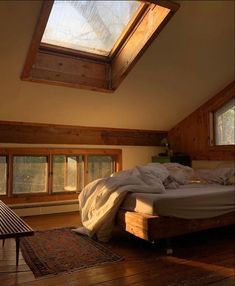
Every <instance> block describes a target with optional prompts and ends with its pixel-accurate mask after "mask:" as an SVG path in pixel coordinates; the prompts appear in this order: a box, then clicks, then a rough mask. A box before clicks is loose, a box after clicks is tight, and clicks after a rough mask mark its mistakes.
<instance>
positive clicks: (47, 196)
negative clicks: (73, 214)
mask: <svg viewBox="0 0 235 286" xmlns="http://www.w3.org/2000/svg"><path fill="white" fill-rule="evenodd" d="M53 155H68V156H72V155H73V156H79V155H82V156H84V178H83V179H84V185H86V183H87V176H88V174H87V171H88V169H87V158H88V156H89V155H109V156H112V157H113V158H114V167H115V171H120V170H122V150H121V149H111V148H110V149H96V148H94V149H93V148H91V149H85V148H81V149H80V148H71V149H70V148H69V149H68V148H23V147H22V148H0V156H5V157H6V162H7V176H6V194H4V195H0V199H1V200H3V201H4V202H5V203H7V204H11V203H34V202H46V201H60V200H71V199H77V196H78V194H79V193H80V191H63V192H53V190H52V188H53ZM14 156H46V157H47V162H48V168H47V192H46V193H45V192H41V193H21V194H13V157H14Z"/></svg>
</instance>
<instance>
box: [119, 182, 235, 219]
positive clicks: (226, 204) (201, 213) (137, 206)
mask: <svg viewBox="0 0 235 286" xmlns="http://www.w3.org/2000/svg"><path fill="white" fill-rule="evenodd" d="M121 208H122V209H125V210H128V211H135V212H139V213H145V214H150V215H162V216H173V217H178V218H186V219H195V218H210V217H215V216H219V215H223V214H225V213H228V212H232V211H235V190H234V185H229V186H222V185H218V184H206V185H201V184H188V185H183V186H180V188H179V189H175V190H166V192H165V193H164V194H161V195H159V194H143V193H138V194H135V193H132V194H128V195H127V197H126V198H125V200H124V202H123V204H122V205H121Z"/></svg>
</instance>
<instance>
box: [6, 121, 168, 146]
mask: <svg viewBox="0 0 235 286" xmlns="http://www.w3.org/2000/svg"><path fill="white" fill-rule="evenodd" d="M165 137H167V131H151V130H137V129H116V128H105V127H104V128H99V127H83V126H70V125H56V124H37V123H22V122H13V121H0V143H22V144H26V143H29V144H88V145H124V146H125V145H126V146H160V145H161V140H162V139H163V138H165Z"/></svg>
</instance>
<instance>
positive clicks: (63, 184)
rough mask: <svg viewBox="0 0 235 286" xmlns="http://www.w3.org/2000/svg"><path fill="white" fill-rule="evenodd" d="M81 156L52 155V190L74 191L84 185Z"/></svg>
mask: <svg viewBox="0 0 235 286" xmlns="http://www.w3.org/2000/svg"><path fill="white" fill-rule="evenodd" d="M83 177H84V160H83V156H82V155H79V156H70V155H54V156H53V186H52V191H53V192H65V191H66V192H67V191H69V192H74V191H79V190H81V189H82V188H83V187H84V179H83Z"/></svg>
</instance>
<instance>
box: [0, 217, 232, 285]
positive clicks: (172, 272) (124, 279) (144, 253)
mask: <svg viewBox="0 0 235 286" xmlns="http://www.w3.org/2000/svg"><path fill="white" fill-rule="evenodd" d="M24 219H25V221H26V223H28V224H29V225H30V226H31V227H32V228H34V229H35V230H42V229H49V228H56V227H65V226H79V225H80V218H79V216H78V215H77V213H68V214H65V213H63V214H54V215H44V216H35V217H27V218H24ZM234 238H235V234H234V231H233V230H232V228H223V229H222V230H211V231H208V232H202V233H199V234H193V235H188V236H182V237H178V238H174V239H173V247H174V250H175V251H174V254H173V256H166V255H164V252H163V249H164V241H159V242H157V244H156V245H151V244H149V243H148V242H145V241H143V240H141V239H137V238H135V237H133V236H132V235H129V234H126V233H123V232H120V231H115V233H114V237H113V238H112V239H111V241H110V242H109V243H108V244H104V245H105V246H106V247H108V248H109V249H111V250H112V251H114V252H116V253H117V254H119V255H122V256H123V257H125V260H123V261H121V262H117V263H110V264H106V265H105V264H104V265H99V266H97V267H91V268H87V269H83V270H80V271H74V272H71V273H65V274H60V275H56V276H48V277H42V278H37V279H36V278H35V277H34V275H33V273H32V272H31V271H30V269H29V267H28V265H27V264H26V263H25V261H24V259H23V257H22V255H21V253H20V259H19V267H18V268H16V266H15V241H14V239H7V240H6V242H5V246H4V247H2V246H0V285H1V286H2V285H3V286H13V285H20V286H67V285H69V286H75V285H76V286H88V285H96V286H109V285H110V286H125V285H134V286H145V285H146V286H151V285H153V286H156V285H157V286H185V285H187V286H235V284H232V283H233V282H234V264H235V249H234V243H233V242H234ZM16 270H18V272H15V271H16Z"/></svg>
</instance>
